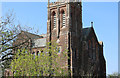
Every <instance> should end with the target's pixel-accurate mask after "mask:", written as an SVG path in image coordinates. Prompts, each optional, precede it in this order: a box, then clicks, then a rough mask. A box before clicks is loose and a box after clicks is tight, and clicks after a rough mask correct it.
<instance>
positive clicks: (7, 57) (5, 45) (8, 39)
mask: <svg viewBox="0 0 120 78" xmlns="http://www.w3.org/2000/svg"><path fill="white" fill-rule="evenodd" d="M14 20H16V19H15V15H14V14H13V12H11V13H7V15H6V16H4V17H1V18H0V66H1V67H2V69H3V71H4V69H6V68H9V65H10V63H11V60H12V58H13V55H14V54H13V52H12V51H13V49H14V48H16V47H18V46H20V45H21V44H22V43H21V44H17V45H15V46H13V42H14V41H15V40H16V38H17V35H18V34H19V33H20V32H21V31H22V30H24V31H28V30H29V29H30V28H23V27H22V26H21V25H20V24H17V23H14ZM30 30H32V29H30Z"/></svg>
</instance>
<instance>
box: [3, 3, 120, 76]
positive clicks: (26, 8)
mask: <svg viewBox="0 0 120 78" xmlns="http://www.w3.org/2000/svg"><path fill="white" fill-rule="evenodd" d="M12 9H13V11H14V13H15V15H16V17H15V18H16V21H15V22H19V23H20V24H21V25H22V26H24V25H27V26H30V27H34V29H37V30H39V33H38V34H45V33H46V31H47V3H46V2H3V3H2V14H3V15H5V14H6V13H9V12H10V11H11V10H12ZM9 10H10V11H9ZM82 10H83V11H82V13H83V15H82V16H83V17H82V18H83V27H89V26H90V22H91V21H93V22H94V26H93V27H94V30H95V32H96V35H97V37H98V40H99V41H103V42H104V56H105V59H106V69H107V74H111V73H113V72H118V3H117V2H84V3H82Z"/></svg>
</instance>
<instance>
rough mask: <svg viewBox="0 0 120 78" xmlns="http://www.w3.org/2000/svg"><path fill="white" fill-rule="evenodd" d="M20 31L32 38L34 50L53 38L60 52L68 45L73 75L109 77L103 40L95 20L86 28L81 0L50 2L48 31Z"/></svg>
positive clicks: (44, 45) (68, 62)
mask: <svg viewBox="0 0 120 78" xmlns="http://www.w3.org/2000/svg"><path fill="white" fill-rule="evenodd" d="M21 33H22V34H24V35H26V36H27V37H29V38H30V39H31V40H30V42H31V43H28V44H29V45H31V47H32V51H33V52H35V54H37V53H38V52H40V49H42V48H45V47H46V43H47V42H52V41H56V43H58V44H59V47H60V53H62V51H63V50H64V49H67V50H68V56H69V57H70V59H66V61H67V64H68V65H69V66H68V70H70V71H71V73H70V75H71V76H102V77H100V78H105V77H106V61H105V58H104V55H103V42H102V41H98V39H97V36H96V33H95V31H94V28H93V22H91V27H88V28H83V26H82V2H77V1H76V2H75V1H74V2H70V1H69V0H68V1H67V0H65V1H64V2H52V3H50V2H48V19H47V34H43V35H36V34H32V33H29V32H24V31H22V32H21ZM20 37H21V36H20ZM28 44H26V45H28ZM66 61H65V62H66Z"/></svg>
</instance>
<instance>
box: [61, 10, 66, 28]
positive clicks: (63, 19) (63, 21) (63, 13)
mask: <svg viewBox="0 0 120 78" xmlns="http://www.w3.org/2000/svg"><path fill="white" fill-rule="evenodd" d="M62 16H63V17H62V27H65V22H66V21H65V12H64V11H63V12H62Z"/></svg>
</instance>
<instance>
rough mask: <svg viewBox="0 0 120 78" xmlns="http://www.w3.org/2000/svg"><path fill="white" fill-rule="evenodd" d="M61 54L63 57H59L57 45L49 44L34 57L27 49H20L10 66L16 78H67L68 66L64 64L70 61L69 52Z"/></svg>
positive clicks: (65, 51)
mask: <svg viewBox="0 0 120 78" xmlns="http://www.w3.org/2000/svg"><path fill="white" fill-rule="evenodd" d="M61 54H62V56H60V55H59V46H58V45H57V44H56V43H52V45H50V43H48V44H47V47H46V48H45V49H44V50H43V52H42V53H39V54H38V55H33V54H31V53H30V52H29V51H28V50H26V49H23V50H22V51H21V50H19V49H18V53H17V54H16V55H15V58H14V60H12V62H11V65H10V66H11V69H12V72H14V76H67V75H68V70H67V67H68V66H67V64H64V63H63V61H64V62H65V61H66V60H67V59H68V54H67V50H64V51H63V52H61Z"/></svg>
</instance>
